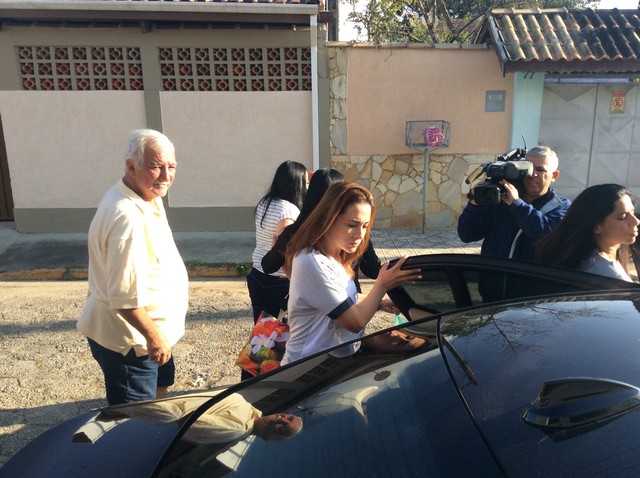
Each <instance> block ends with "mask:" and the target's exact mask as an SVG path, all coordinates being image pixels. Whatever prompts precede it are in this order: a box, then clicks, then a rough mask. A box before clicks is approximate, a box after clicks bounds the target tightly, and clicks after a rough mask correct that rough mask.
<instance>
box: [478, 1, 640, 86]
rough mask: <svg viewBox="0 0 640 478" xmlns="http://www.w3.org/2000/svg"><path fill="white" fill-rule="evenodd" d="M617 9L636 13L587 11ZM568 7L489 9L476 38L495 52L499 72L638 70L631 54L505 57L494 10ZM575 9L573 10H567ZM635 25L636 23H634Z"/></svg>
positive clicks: (562, 72) (620, 72)
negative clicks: (578, 56)
mask: <svg viewBox="0 0 640 478" xmlns="http://www.w3.org/2000/svg"><path fill="white" fill-rule="evenodd" d="M613 11H615V12H620V13H622V14H625V15H627V14H628V15H636V14H637V13H638V11H636V10H617V9H615V10H600V11H595V12H593V11H587V12H589V13H595V14H598V13H605V14H609V13H610V12H613ZM567 12H568V11H567V10H566V9H564V8H562V9H548V10H537V11H536V10H530V9H527V10H511V9H505V10H493V11H492V15H490V16H489V17H488V18H487V19H486V21H485V24H484V26H483V27H482V30H481V32H480V34H479V35H478V42H484V43H489V44H491V45H492V46H493V47H494V48H495V50H496V53H497V55H498V60H499V61H500V66H501V68H502V73H503V74H506V73H516V72H525V73H538V72H545V73H550V74H585V73H591V74H598V75H607V74H635V75H637V74H640V61H639V60H637V59H633V58H628V57H627V58H621V57H616V58H600V59H593V58H590V59H572V60H563V59H556V60H549V59H546V60H537V59H529V60H528V59H526V58H525V59H515V60H514V59H512V58H510V57H509V53H508V52H507V47H506V45H505V43H504V41H503V38H502V36H501V35H500V31H499V28H498V25H497V24H496V19H495V17H494V15H495V14H504V13H507V14H512V15H513V14H519V13H520V14H532V13H538V14H539V13H548V14H550V15H551V14H554V13H558V14H566V13H567ZM571 12H575V11H571ZM634 26H636V27H637V25H634Z"/></svg>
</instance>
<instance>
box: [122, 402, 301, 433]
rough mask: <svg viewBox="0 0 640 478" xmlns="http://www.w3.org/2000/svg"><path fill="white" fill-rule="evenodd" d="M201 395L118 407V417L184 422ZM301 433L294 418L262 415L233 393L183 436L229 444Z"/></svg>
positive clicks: (153, 421)
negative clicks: (249, 437)
mask: <svg viewBox="0 0 640 478" xmlns="http://www.w3.org/2000/svg"><path fill="white" fill-rule="evenodd" d="M202 403H203V401H202V395H199V396H192V397H189V396H186V397H184V399H177V398H176V399H171V400H163V401H157V402H150V403H145V404H143V405H141V406H129V407H118V408H115V409H113V412H115V413H116V414H122V415H125V416H129V417H135V418H140V419H142V420H145V421H148V422H151V423H157V424H160V423H170V422H178V423H182V422H184V421H185V420H186V419H187V418H188V417H189V415H190V414H191V413H192V412H194V411H195V410H196V409H197V408H198V407H199V406H200V405H202ZM301 430H302V420H300V418H299V417H297V416H295V415H291V414H288V413H278V414H273V415H266V416H262V412H261V411H260V410H258V409H257V408H255V407H254V406H253V405H251V404H250V403H249V402H247V401H246V400H245V399H244V398H243V397H242V395H240V394H238V393H234V394H231V395H229V396H228V397H225V398H223V399H222V400H220V401H219V402H218V403H215V404H213V405H211V407H209V408H208V409H207V410H206V411H205V412H204V413H203V414H202V415H200V416H199V417H198V418H197V419H196V421H195V422H194V423H192V424H191V425H190V426H189V429H188V430H187V431H186V432H185V434H184V439H185V440H187V441H190V442H193V443H201V444H206V443H227V442H231V441H238V440H242V439H243V438H245V437H247V436H248V435H256V436H258V437H260V438H262V439H263V440H285V439H288V438H291V437H293V436H295V435H297V434H298V433H300V431H301Z"/></svg>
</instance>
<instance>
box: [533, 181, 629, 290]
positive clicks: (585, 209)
mask: <svg viewBox="0 0 640 478" xmlns="http://www.w3.org/2000/svg"><path fill="white" fill-rule="evenodd" d="M639 223H640V221H638V219H637V218H636V216H635V212H634V207H633V195H632V194H631V192H629V190H627V188H625V187H624V186H620V185H618V184H598V185H596V186H591V187H588V188H587V189H585V190H584V191H582V192H581V193H580V194H579V195H578V197H577V198H576V199H575V201H573V203H572V204H571V207H570V208H569V210H568V211H567V214H566V215H565V217H564V219H563V220H562V221H561V222H560V224H559V225H558V227H556V229H555V230H554V231H553V232H551V233H550V234H548V235H547V236H545V237H543V238H542V239H540V240H539V241H538V242H536V244H535V256H534V259H535V260H537V261H538V262H544V263H546V264H551V265H556V266H561V267H567V268H571V269H578V270H582V271H585V272H591V273H593V274H600V275H605V276H609V277H614V278H617V279H623V280H626V281H629V282H631V281H632V279H631V277H630V276H629V271H628V269H627V265H628V264H629V259H630V257H631V255H630V251H629V247H628V246H629V245H630V244H633V243H634V241H635V240H636V237H637V235H638V224H639Z"/></svg>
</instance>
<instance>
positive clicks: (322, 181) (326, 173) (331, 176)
mask: <svg viewBox="0 0 640 478" xmlns="http://www.w3.org/2000/svg"><path fill="white" fill-rule="evenodd" d="M340 181H344V176H343V175H342V173H341V172H340V171H338V170H337V169H333V168H322V169H318V170H316V171H315V172H314V173H313V176H311V181H310V182H309V189H307V196H306V197H305V198H304V203H302V208H301V209H300V215H299V216H298V219H296V222H297V223H298V224H302V222H303V221H304V220H305V219H306V218H307V217H309V214H311V211H313V210H314V209H315V208H316V206H317V205H318V203H319V202H320V200H321V199H322V196H324V193H325V192H326V191H327V189H329V187H331V186H332V185H333V184H335V183H338V182H340Z"/></svg>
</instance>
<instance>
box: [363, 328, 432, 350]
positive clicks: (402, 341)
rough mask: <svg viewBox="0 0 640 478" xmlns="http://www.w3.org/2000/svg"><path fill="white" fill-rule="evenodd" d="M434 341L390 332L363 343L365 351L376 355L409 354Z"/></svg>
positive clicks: (395, 331) (405, 333) (402, 331)
mask: <svg viewBox="0 0 640 478" xmlns="http://www.w3.org/2000/svg"><path fill="white" fill-rule="evenodd" d="M431 344H432V341H431V340H429V339H427V338H425V337H419V336H417V335H412V334H409V333H407V332H405V331H404V330H389V331H387V332H385V333H384V334H380V335H375V336H373V337H368V338H367V339H365V340H364V341H363V342H362V348H363V350H367V351H371V352H376V353H392V354H393V353H408V352H414V351H416V350H418V349H421V348H422V347H427V346H430V345H431Z"/></svg>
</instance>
